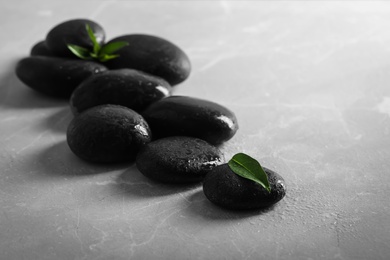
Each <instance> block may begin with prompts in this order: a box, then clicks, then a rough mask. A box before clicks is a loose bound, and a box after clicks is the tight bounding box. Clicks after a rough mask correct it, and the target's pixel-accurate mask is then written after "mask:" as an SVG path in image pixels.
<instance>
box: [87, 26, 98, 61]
mask: <svg viewBox="0 0 390 260" xmlns="http://www.w3.org/2000/svg"><path fill="white" fill-rule="evenodd" d="M85 27H86V29H87V32H88V35H89V38H90V39H91V41H92V44H93V53H95V54H98V53H99V51H100V44H99V43H98V42H97V40H96V36H95V34H94V32H93V31H92V28H91V26H89V24H86V25H85Z"/></svg>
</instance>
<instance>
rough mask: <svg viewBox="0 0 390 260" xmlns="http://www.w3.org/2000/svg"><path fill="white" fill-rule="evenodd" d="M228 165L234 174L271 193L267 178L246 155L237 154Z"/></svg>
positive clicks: (257, 163) (259, 167)
mask: <svg viewBox="0 0 390 260" xmlns="http://www.w3.org/2000/svg"><path fill="white" fill-rule="evenodd" d="M228 165H229V167H230V169H231V170H232V171H233V172H234V173H235V174H237V175H239V176H241V177H243V178H246V179H249V180H252V181H254V182H256V183H258V184H260V185H261V186H263V187H264V188H265V189H266V190H267V191H268V192H271V187H270V185H269V182H268V176H267V174H266V173H265V171H264V169H263V167H261V165H260V163H259V162H258V161H256V159H254V158H252V157H250V156H249V155H247V154H244V153H238V154H235V155H234V156H233V157H232V159H230V161H229V162H228Z"/></svg>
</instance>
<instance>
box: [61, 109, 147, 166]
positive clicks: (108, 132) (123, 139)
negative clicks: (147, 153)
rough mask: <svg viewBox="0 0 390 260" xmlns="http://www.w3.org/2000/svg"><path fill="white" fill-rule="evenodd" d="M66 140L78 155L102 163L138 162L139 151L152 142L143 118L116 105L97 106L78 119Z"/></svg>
mask: <svg viewBox="0 0 390 260" xmlns="http://www.w3.org/2000/svg"><path fill="white" fill-rule="evenodd" d="M66 137H67V142H68V145H69V147H70V149H71V150H72V151H73V153H74V154H76V155H77V156H78V157H80V158H81V159H83V160H86V161H90V162H98V163H113V162H124V161H134V160H135V156H136V154H137V152H138V150H139V149H140V148H141V147H142V146H144V145H145V144H147V143H149V142H150V140H151V136H150V129H149V126H148V124H147V123H146V122H145V120H144V119H143V118H142V116H141V115H139V114H138V113H136V112H135V111H133V110H131V109H129V108H127V107H122V106H116V105H101V106H96V107H93V108H90V109H88V110H86V111H84V112H83V113H81V114H80V115H78V116H76V117H75V118H74V119H73V120H72V121H71V122H70V124H69V127H68V130H67V134H66Z"/></svg>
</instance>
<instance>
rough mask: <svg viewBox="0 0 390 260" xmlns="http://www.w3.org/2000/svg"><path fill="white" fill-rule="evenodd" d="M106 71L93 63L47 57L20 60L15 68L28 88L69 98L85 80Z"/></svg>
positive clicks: (53, 95) (103, 67) (100, 65)
mask: <svg viewBox="0 0 390 260" xmlns="http://www.w3.org/2000/svg"><path fill="white" fill-rule="evenodd" d="M105 70H107V68H106V67H105V66H104V65H102V64H99V63H96V62H93V61H85V60H76V59H65V58H56V57H48V56H31V57H27V58H24V59H21V60H20V61H19V62H18V64H17V66H16V69H15V71H16V75H17V77H18V78H19V79H20V80H21V81H22V82H23V83H24V84H25V85H27V86H28V87H30V88H32V89H34V90H36V91H38V92H41V93H43V94H46V95H48V96H52V97H60V98H69V97H70V95H71V94H72V92H73V90H74V89H75V88H76V87H78V85H79V84H80V83H81V82H82V81H84V80H85V79H86V78H88V77H90V76H92V75H94V74H97V73H100V72H102V71H105Z"/></svg>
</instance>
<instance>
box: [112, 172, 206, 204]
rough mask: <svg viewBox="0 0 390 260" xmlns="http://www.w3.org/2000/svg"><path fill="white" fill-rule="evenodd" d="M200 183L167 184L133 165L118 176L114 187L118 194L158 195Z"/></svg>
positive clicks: (185, 189) (169, 193)
mask: <svg viewBox="0 0 390 260" xmlns="http://www.w3.org/2000/svg"><path fill="white" fill-rule="evenodd" d="M200 185H201V184H200V183H189V184H167V183H160V182H156V181H153V180H151V179H149V178H147V177H145V176H144V175H142V173H141V172H140V171H139V170H138V169H137V167H136V166H135V165H133V166H132V167H130V168H128V169H126V170H125V171H124V172H123V173H122V174H120V175H119V176H118V177H117V179H116V184H115V185H114V187H113V188H114V189H116V190H118V191H117V193H118V194H121V195H123V194H127V195H128V196H131V197H158V196H168V195H172V194H177V193H181V192H185V191H189V190H192V189H194V188H196V187H199V186H200Z"/></svg>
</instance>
